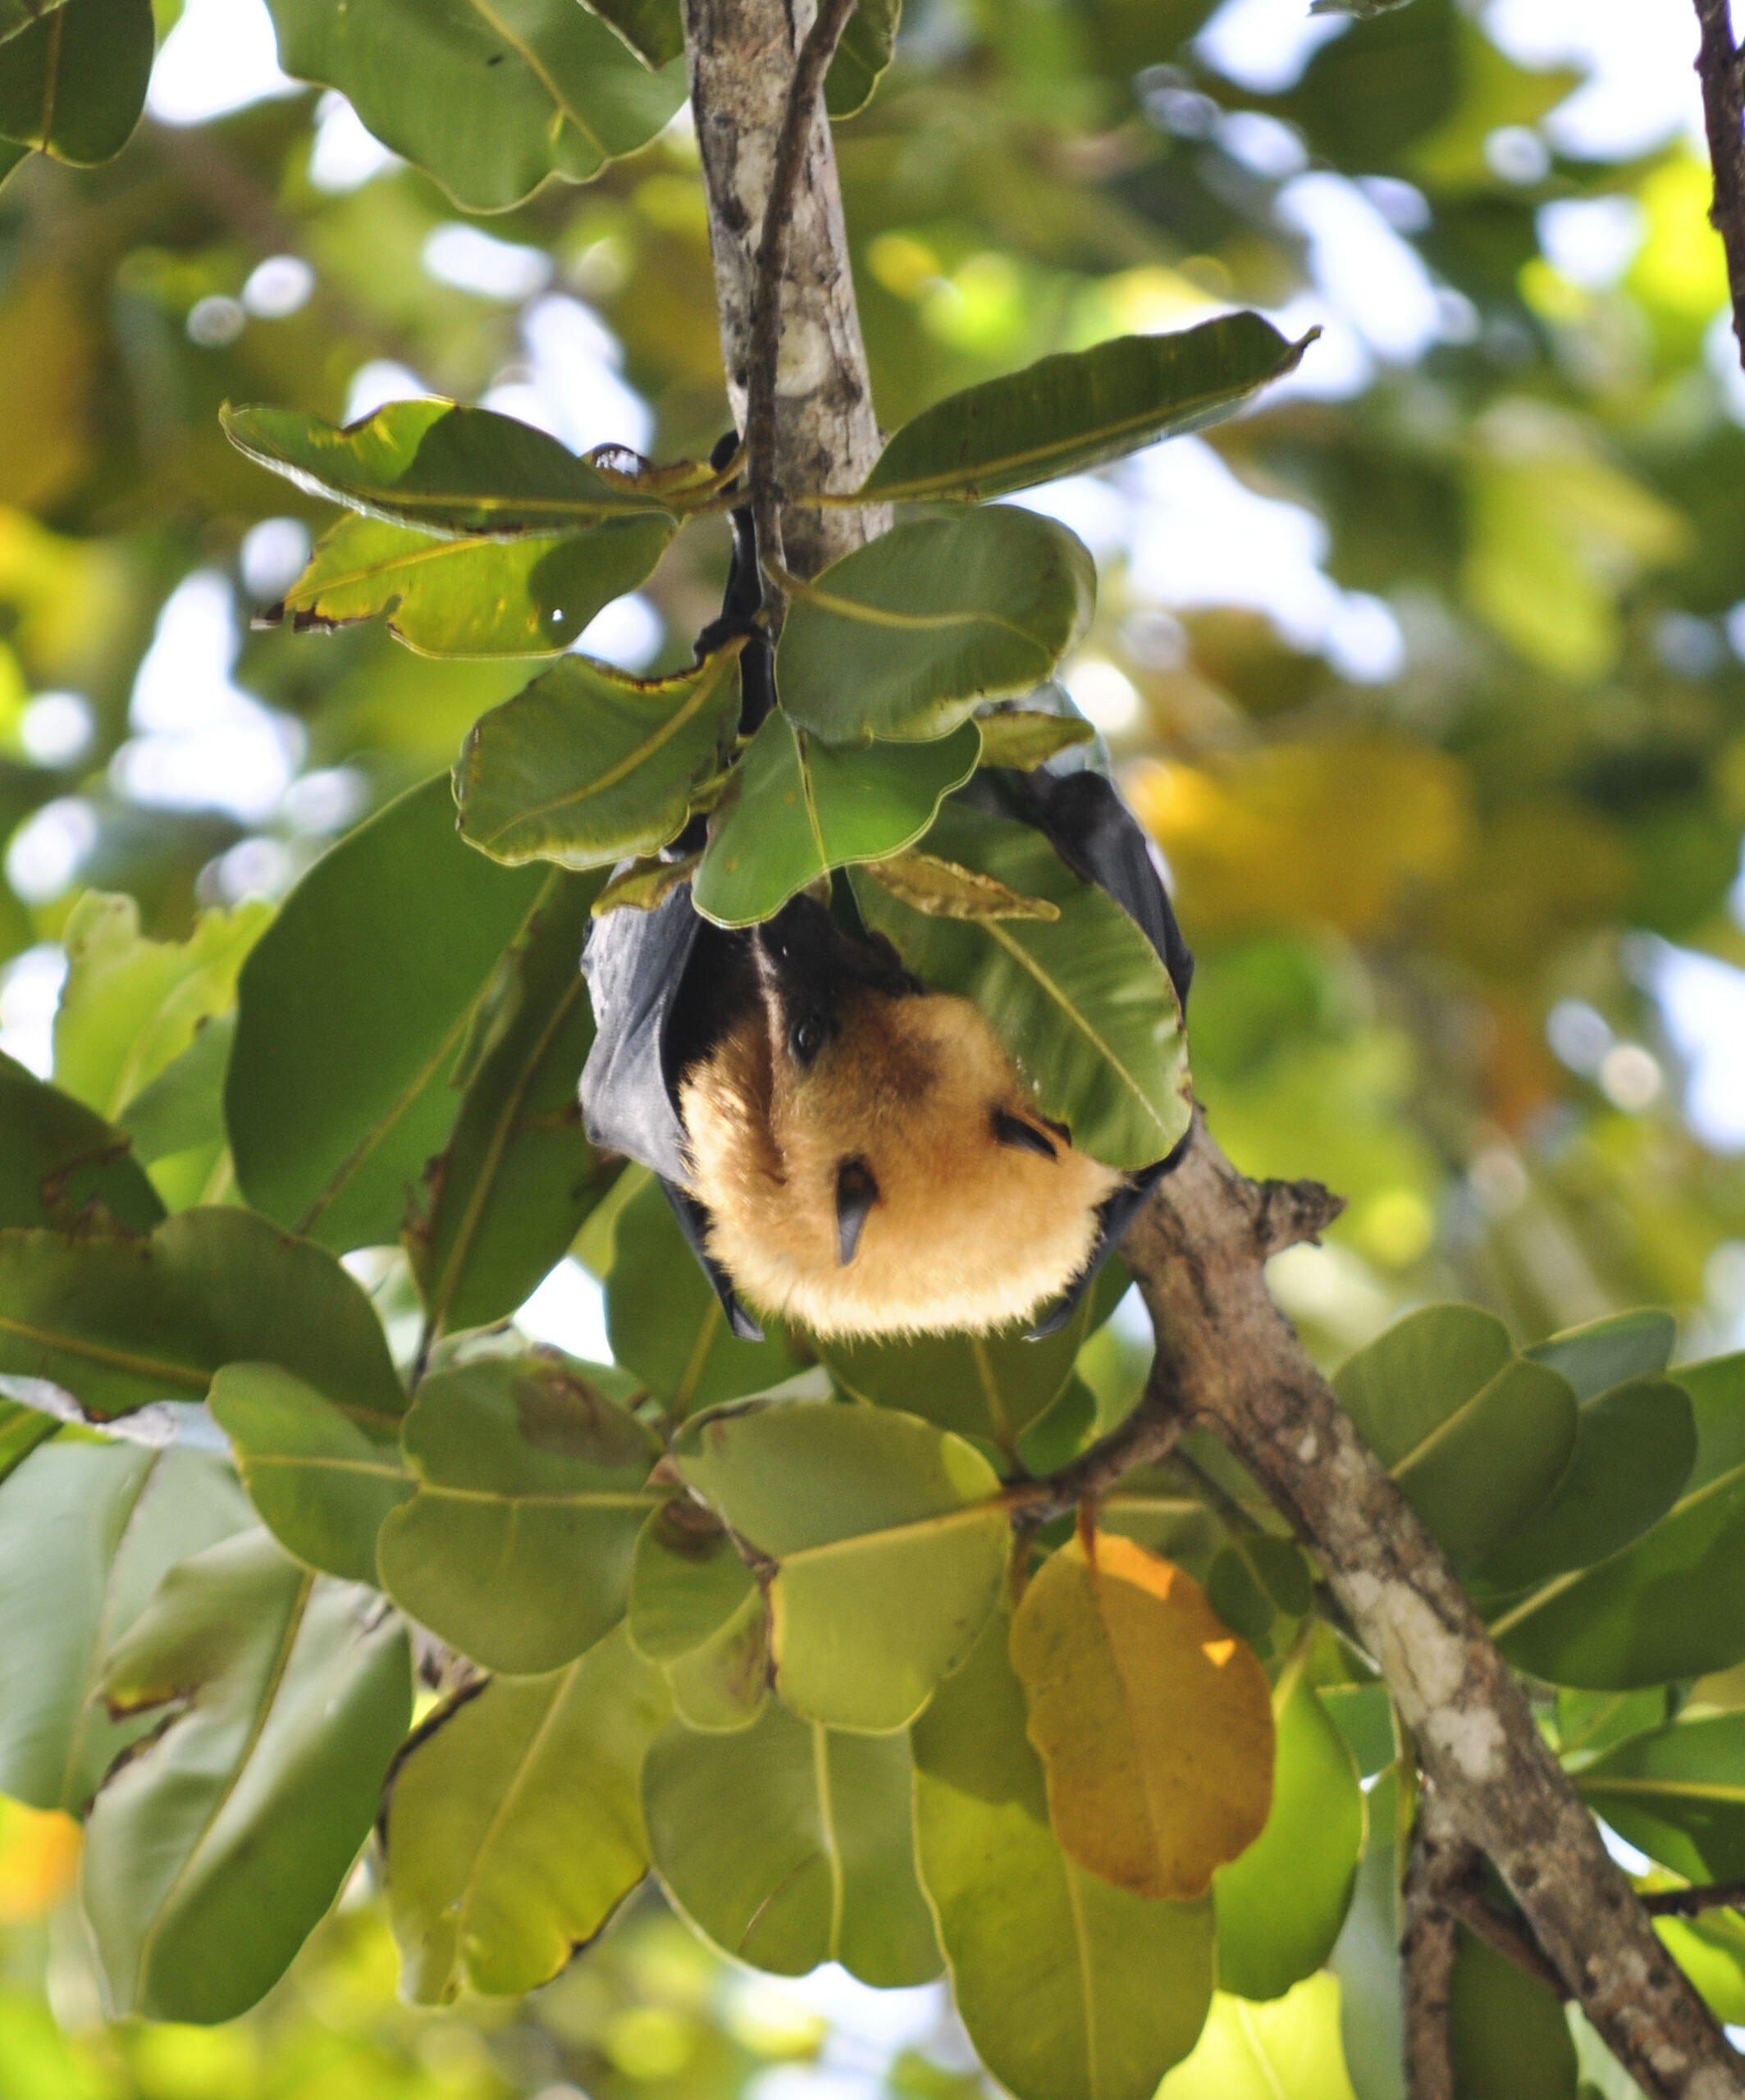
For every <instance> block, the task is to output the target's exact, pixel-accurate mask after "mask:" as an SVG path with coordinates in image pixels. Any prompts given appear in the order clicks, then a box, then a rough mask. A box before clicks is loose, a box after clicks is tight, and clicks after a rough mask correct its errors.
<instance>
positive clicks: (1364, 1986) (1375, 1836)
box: [1327, 1769, 1406, 2100]
mask: <svg viewBox="0 0 1745 2100" xmlns="http://www.w3.org/2000/svg"><path fill="white" fill-rule="evenodd" d="M1364 1798H1365V1801H1366V1802H1367V1805H1368V1811H1369V1836H1368V1842H1367V1843H1366V1844H1365V1845H1364V1856H1363V1859H1362V1860H1361V1861H1360V1863H1359V1866H1358V1869H1357V1887H1356V1888H1355V1890H1354V1892H1353V1894H1352V1897H1351V1908H1350V1911H1349V1912H1348V1913H1347V1914H1346V1917H1345V1930H1344V1931H1343V1932H1342V1933H1341V1934H1340V1935H1339V1943H1338V1945H1337V1946H1336V1947H1335V1948H1334V1949H1333V1953H1332V1960H1331V1961H1329V1962H1328V1964H1327V1966H1328V1968H1329V1969H1331V1970H1332V1973H1333V1974H1334V1975H1335V1976H1336V1978H1337V1979H1338V1982H1339V1989H1340V2025H1341V2032H1342V2034H1343V2035H1344V2038H1345V2062H1346V2064H1347V2066H1349V2068H1350V2075H1351V2080H1352V2083H1353V2084H1354V2086H1355V2087H1356V2089H1357V2092H1358V2093H1359V2100H1406V2090H1405V2077H1404V2075H1403V2067H1404V2065H1405V2020H1404V2018H1403V2011H1404V2006H1405V1988H1404V1986H1403V1983H1402V1980H1401V1974H1400V1933H1401V1931H1402V1929H1403V1925H1404V1920H1403V1919H1402V1918H1401V1916H1400V1907H1401V1906H1400V1881H1401V1878H1402V1876H1403V1874H1404V1872H1405V1865H1404V1862H1403V1860H1402V1858H1401V1849H1402V1839H1403V1838H1404V1835H1405V1833H1404V1832H1403V1831H1402V1829H1401V1827H1400V1788H1399V1781H1398V1777H1397V1773H1396V1770H1395V1769H1386V1770H1383V1771H1382V1773H1381V1774H1380V1776H1379V1777H1378V1778H1377V1781H1376V1783H1375V1784H1374V1786H1373V1787H1371V1788H1370V1789H1369V1791H1368V1794H1367V1795H1366V1796H1365V1797H1364Z"/></svg>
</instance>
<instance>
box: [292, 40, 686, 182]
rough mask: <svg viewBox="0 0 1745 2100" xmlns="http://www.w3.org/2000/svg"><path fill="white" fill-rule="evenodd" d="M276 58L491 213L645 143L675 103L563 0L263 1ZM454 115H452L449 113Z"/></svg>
mask: <svg viewBox="0 0 1745 2100" xmlns="http://www.w3.org/2000/svg"><path fill="white" fill-rule="evenodd" d="M270 5H271V7H272V18H273V22H274V25H275V26H276V28H277V30H278V33H279V62H280V63H281V65H282V66H284V67H285V69H286V71H287V72H289V73H295V75H297V77H298V78H299V80H318V81H320V82H321V83H322V84H323V85H325V86H327V87H334V88H338V89H340V92H341V93H342V94H345V95H346V96H347V97H348V98H349V99H350V101H351V102H352V103H353V104H354V106H355V107H356V109H357V111H358V114H359V116H361V117H362V118H363V121H364V122H365V123H366V124H367V125H368V126H369V128H370V130H372V131H373V132H374V133H375V134H376V135H377V138H378V139H381V141H382V142H383V144H386V145H389V146H391V147H392V148H394V150H395V152H396V153H404V155H405V157H406V158H407V159H408V160H409V161H414V162H417V163H418V166H419V167H422V168H424V169H426V170H427V171H428V172H429V173H430V174H432V175H433V176H435V177H436V180H437V181H438V182H440V183H441V185H442V186H443V188H444V189H446V190H447V191H448V193H449V194H450V196H451V197H453V199H455V203H457V204H461V205H464V206H465V207H466V208H468V210H469V211H474V212H500V211H502V210H504V209H505V208H507V207H508V206H509V205H511V204H518V203H520V202H521V200H522V199H523V197H525V196H527V195H528V194H530V193H531V192H532V191H533V190H535V189H537V188H538V187H539V185H540V184H541V181H543V180H545V178H546V176H549V175H552V174H556V175H560V176H565V177H567V178H568V179H569V180H570V181H572V182H585V181H587V180H588V178H589V177H590V176H595V175H597V174H598V173H599V172H600V171H601V168H602V167H605V163H606V162H607V161H608V160H610V159H612V158H614V157H615V156H617V155H619V154H620V153H634V152H635V150H636V149H637V147H638V146H642V145H646V144H647V143H648V141H649V140H650V139H651V138H653V137H654V135H655V134H656V132H657V131H658V130H660V128H661V126H663V125H664V124H665V122H666V121H667V119H668V118H669V116H671V115H672V114H673V112H674V110H676V109H677V108H678V106H679V104H680V103H682V102H683V100H684V95H685V82H684V72H683V68H682V67H681V66H678V65H676V64H674V65H673V66H668V67H667V68H665V70H664V71H661V72H660V73H651V72H650V71H648V69H647V67H646V66H644V65H643V63H642V61H641V60H640V59H639V58H638V57H637V56H636V54H635V52H633V50H632V49H631V48H629V46H628V44H627V43H624V42H623V41H622V40H621V39H619V37H618V36H616V35H614V33H613V32H612V30H610V29H609V28H608V27H607V26H606V25H605V22H604V21H601V20H600V18H599V16H597V15H596V14H592V13H590V12H589V11H587V9H585V8H582V7H578V6H577V5H576V0H515V4H514V5H512V6H510V7H506V8H505V7H490V6H486V5H485V4H483V0H464V4H461V5H458V6H455V7H445V8H443V9H441V11H436V12H432V10H431V9H430V8H429V7H427V5H426V4H424V0H270ZM459 111H464V112H465V113H466V121H465V122H464V123H457V122H456V121H455V112H459Z"/></svg>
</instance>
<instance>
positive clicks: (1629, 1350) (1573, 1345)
mask: <svg viewBox="0 0 1745 2100" xmlns="http://www.w3.org/2000/svg"><path fill="white" fill-rule="evenodd" d="M1678 1336H1679V1327H1678V1322H1676V1321H1675V1320H1674V1318H1673V1317H1672V1315H1671V1313H1662V1312H1660V1311H1657V1310H1656V1309H1655V1308H1653V1307H1646V1308H1643V1309H1642V1310H1641V1311H1640V1312H1636V1313H1613V1314H1612V1315H1611V1316H1610V1317H1609V1318H1607V1319H1604V1320H1594V1321H1591V1322H1589V1323H1588V1324H1587V1326H1585V1327H1570V1328H1568V1329H1566V1330H1565V1332H1564V1333H1562V1334H1560V1335H1552V1336H1551V1340H1549V1341H1543V1342H1537V1343H1536V1344H1534V1345H1533V1348H1532V1349H1523V1350H1522V1352H1521V1354H1523V1356H1526V1357H1530V1358H1532V1360H1533V1362H1534V1363H1548V1364H1550V1366H1551V1368H1552V1370H1553V1371H1560V1372H1562V1373H1563V1375H1564V1376H1565V1378H1567V1379H1568V1380H1569V1383H1570V1384H1571V1385H1572V1386H1574V1388H1575V1397H1576V1399H1578V1400H1579V1401H1581V1402H1582V1403H1583V1405H1585V1404H1587V1402H1588V1401H1589V1400H1596V1399H1598V1398H1599V1397H1600V1395H1601V1393H1605V1392H1609V1391H1610V1390H1611V1388H1612V1387H1613V1386H1621V1385H1623V1384H1624V1382H1625V1381H1627V1380H1629V1379H1633V1378H1651V1377H1653V1376H1655V1375H1656V1373H1657V1372H1662V1371H1664V1370H1665V1368H1666V1367H1667V1365H1668V1364H1669V1363H1671V1361H1672V1349H1673V1344H1674V1342H1675V1341H1676V1340H1678Z"/></svg>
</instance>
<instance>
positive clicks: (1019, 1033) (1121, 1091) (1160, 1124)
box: [852, 732, 1189, 1166]
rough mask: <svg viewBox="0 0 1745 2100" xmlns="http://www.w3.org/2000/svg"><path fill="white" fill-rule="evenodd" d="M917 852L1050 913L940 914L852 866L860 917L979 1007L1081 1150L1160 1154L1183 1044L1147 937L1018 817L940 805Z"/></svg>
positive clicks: (1175, 1121)
mask: <svg viewBox="0 0 1745 2100" xmlns="http://www.w3.org/2000/svg"><path fill="white" fill-rule="evenodd" d="M960 734H961V732H960ZM927 850H928V851H930V852H931V853H935V854H937V855H938V856H939V857H940V858H942V859H945V860H948V861H953V862H955V863H956V864H957V865H960V866H962V867H966V868H969V869H971V870H975V872H977V873H979V874H988V875H991V876H993V877H994V879H995V880H996V881H997V882H999V883H1003V884H1004V885H1005V886H1006V887H1007V888H1009V889H1011V890H1013V891H1015V892H1016V893H1017V894H1019V895H1020V896H1023V897H1042V898H1044V899H1046V900H1047V901H1048V902H1050V903H1052V904H1053V905H1055V906H1058V910H1059V913H1060V916H1059V918H1058V920H1032V919H1021V920H978V921H973V922H971V921H965V920H952V919H942V918H937V917H934V916H931V915H925V914H922V913H920V912H916V911H911V910H910V909H909V908H908V906H906V905H903V904H900V903H898V902H897V900H896V899H895V898H894V897H892V896H890V895H889V893H888V892H886V891H884V889H882V888H880V887H879V885H878V884H877V883H875V882H873V881H872V880H871V879H870V878H869V877H866V876H863V875H859V874H857V875H856V876H855V877H854V878H852V879H853V883H854V894H855V897H856V900H857V902H858V903H859V905H860V907H861V913H862V915H863V916H864V917H865V918H866V921H867V923H868V924H869V925H870V926H871V927H872V928H873V929H875V931H877V932H879V933H882V934H885V935H887V936H888V938H889V939H890V940H891V941H892V942H893V943H894V944H895V946H896V948H897V952H898V955H899V956H902V960H903V961H904V963H905V964H906V965H907V966H908V968H909V969H911V970H913V971H914V973H915V975H916V976H917V977H919V978H920V979H921V981H922V982H923V983H924V984H928V985H930V986H931V987H933V988H934V989H935V990H939V991H948V992H957V993H961V994H962V996H963V997H964V998H968V999H970V1000H971V1001H972V1002H974V1004H975V1005H976V1006H977V1007H980V1009H981V1011H982V1012H983V1013H984V1014H985V1015H986V1016H987V1017H988V1020H989V1022H990V1023H991V1024H992V1025H993V1027H994V1030H995V1032H996V1033H997V1034H998V1035H999V1037H1000V1039H1001V1040H1002V1042H1003V1043H1004V1044H1005V1046H1006V1048H1007V1052H1008V1053H1009V1054H1010V1055H1011V1056H1012V1058H1013V1059H1014V1060H1015V1061H1016V1064H1017V1066H1018V1068H1019V1070H1020V1071H1022V1072H1023V1073H1024V1074H1025V1075H1026V1078H1028V1079H1029V1080H1030V1084H1032V1085H1033V1086H1034V1087H1035V1089H1036V1093H1037V1097H1038V1101H1039V1106H1040V1107H1041V1109H1042V1112H1043V1113H1044V1115H1047V1116H1053V1118H1055V1120H1056V1121H1060V1122H1063V1123H1065V1124H1067V1126H1068V1127H1069V1128H1070V1129H1071V1132H1072V1141H1073V1143H1074V1144H1075V1145H1076V1146H1077V1147H1078V1148H1079V1149H1080V1151H1081V1152H1086V1153H1089V1154H1090V1155H1091V1157H1093V1158H1094V1159H1100V1160H1103V1161H1105V1162H1107V1163H1108V1165H1110V1166H1145V1165H1147V1164H1149V1162H1151V1161H1153V1160H1158V1159H1162V1158H1163V1157H1165V1156H1166V1155H1167V1153H1169V1151H1170V1150H1171V1148H1172V1147H1173V1145H1174V1144H1176V1140H1177V1139H1179V1138H1180V1137H1181V1134H1182V1133H1183V1131H1185V1130H1186V1128H1187V1124H1188V1116H1189V1107H1188V1102H1187V1098H1186V1093H1185V1089H1186V1086H1187V1049H1186V1043H1185V1039H1184V1037H1183V1035H1182V1032H1181V1015H1180V1012H1179V1010H1178V1009H1177V1007H1176V998H1175V993H1174V992H1173V991H1172V988H1171V986H1170V982H1169V979H1168V977H1167V974H1166V973H1165V970H1164V968H1163V964H1162V963H1161V962H1160V961H1158V956H1157V955H1156V952H1154V951H1153V948H1152V947H1151V944H1150V943H1149V941H1147V939H1146V938H1145V937H1144V934H1142V933H1141V932H1140V929H1139V928H1138V927H1137V926H1136V925H1135V924H1134V922H1133V920H1131V919H1130V918H1129V917H1128V916H1127V915H1126V912H1125V911H1122V910H1121V906H1119V905H1118V904H1117V903H1116V902H1114V900H1113V899H1112V897H1109V896H1108V893H1106V892H1105V891H1103V890H1101V889H1099V888H1097V887H1096V886H1095V884H1094V883H1085V882H1081V881H1080V879H1079V878H1078V877H1077V876H1076V874H1073V872H1072V870H1071V869H1070V868H1069V867H1067V864H1066V863H1065V861H1062V859H1061V857H1060V856H1059V855H1058V853H1057V852H1056V851H1054V849H1053V847H1052V846H1050V845H1049V843H1048V840H1047V839H1046V838H1044V837H1043V836H1042V834H1041V833H1039V832H1037V831H1034V830H1032V829H1030V827H1029V826H1028V825H1026V824H1016V823H1013V822H1012V821H1010V820H1008V819H1003V818H998V817H990V816H987V815H983V814H982V813H981V812H980V810H971V809H966V808H964V807H962V806H961V805H959V804H957V803H948V804H947V805H946V806H945V807H944V808H943V810H941V811H940V813H939V822H938V823H937V824H935V825H934V828H933V829H932V831H931V832H930V833H929V834H928V839H927Z"/></svg>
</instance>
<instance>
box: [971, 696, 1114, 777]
mask: <svg viewBox="0 0 1745 2100" xmlns="http://www.w3.org/2000/svg"><path fill="white" fill-rule="evenodd" d="M975 720H976V723H977V724H978V726H979V727H980V730H981V762H982V764H983V765H1009V766H1011V767H1012V768H1013V769H1014V770H1015V771H1016V772H1019V773H1034V772H1035V769H1036V768H1037V767H1038V766H1039V765H1047V763H1048V760H1050V759H1051V758H1053V756H1055V755H1056V753H1057V752H1059V751H1071V749H1072V748H1073V746H1075V745H1077V744H1094V743H1095V742H1096V741H1097V732H1096V729H1095V728H1094V725H1093V724H1090V723H1089V722H1087V721H1086V720H1085V717H1084V716H1083V715H1082V714H1051V713H1050V712H1049V711H1048V710H1047V709H1045V708H1039V707H1011V706H1001V707H990V708H989V709H988V710H986V711H985V712H984V713H983V714H978V715H977V716H976V718H975Z"/></svg>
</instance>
